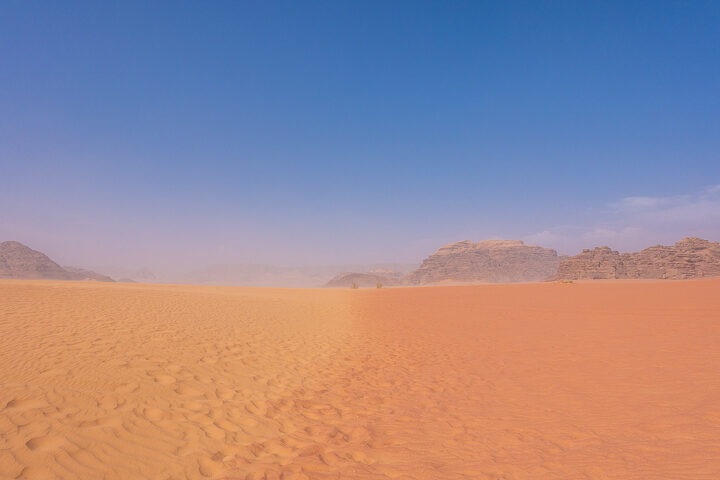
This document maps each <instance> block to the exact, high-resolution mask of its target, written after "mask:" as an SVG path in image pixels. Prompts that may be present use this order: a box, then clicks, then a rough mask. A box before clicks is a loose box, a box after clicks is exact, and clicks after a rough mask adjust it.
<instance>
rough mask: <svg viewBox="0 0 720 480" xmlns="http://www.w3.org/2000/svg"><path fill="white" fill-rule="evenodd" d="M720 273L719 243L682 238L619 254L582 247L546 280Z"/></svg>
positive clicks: (675, 277)
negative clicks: (670, 243)
mask: <svg viewBox="0 0 720 480" xmlns="http://www.w3.org/2000/svg"><path fill="white" fill-rule="evenodd" d="M717 276H720V242H709V241H707V240H703V239H700V238H684V239H682V240H680V241H679V242H677V243H675V245H671V246H663V245H657V246H655V247H650V248H646V249H645V250H642V251H640V252H635V253H622V254H621V253H619V252H617V251H615V250H611V249H610V248H608V247H599V248H594V249H592V250H583V252H582V253H580V254H578V255H575V256H574V257H570V258H567V259H565V260H563V261H562V262H561V263H560V267H559V268H558V272H557V275H555V276H553V277H551V278H550V280H584V279H613V278H645V279H652V278H657V279H684V278H698V277H717Z"/></svg>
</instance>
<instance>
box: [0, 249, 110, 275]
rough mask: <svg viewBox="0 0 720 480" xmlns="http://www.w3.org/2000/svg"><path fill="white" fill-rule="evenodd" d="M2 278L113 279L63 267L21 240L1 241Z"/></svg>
mask: <svg viewBox="0 0 720 480" xmlns="http://www.w3.org/2000/svg"><path fill="white" fill-rule="evenodd" d="M0 278H18V279H47V280H95V281H103V282H112V281H113V279H112V278H110V277H107V276H105V275H100V274H98V273H95V272H92V271H90V270H84V269H80V268H72V267H66V268H63V267H61V266H60V265H58V264H57V263H55V262H53V261H52V260H50V258H48V256H47V255H45V254H44V253H41V252H38V251H36V250H33V249H32V248H30V247H27V246H25V245H23V244H22V243H20V242H2V243H0Z"/></svg>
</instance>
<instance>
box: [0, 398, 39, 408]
mask: <svg viewBox="0 0 720 480" xmlns="http://www.w3.org/2000/svg"><path fill="white" fill-rule="evenodd" d="M47 406H48V403H47V402H45V401H44V400H41V399H39V398H15V399H13V400H10V401H9V402H8V403H7V405H5V408H7V409H8V410H10V409H12V410H32V409H36V408H44V407H47Z"/></svg>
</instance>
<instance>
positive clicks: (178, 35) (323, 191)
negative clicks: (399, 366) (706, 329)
mask: <svg viewBox="0 0 720 480" xmlns="http://www.w3.org/2000/svg"><path fill="white" fill-rule="evenodd" d="M718 25H720V2H716V1H707V2H704V1H693V2H680V1H678V2H661V1H650V2H627V1H619V2H609V1H602V2H600V1H598V2H575V1H573V2H535V1H528V2H518V3H512V2H480V1H469V2H459V1H447V2H440V1H438V2H419V1H409V2H401V1H380V2H368V1H359V0H358V1H355V2H343V1H337V0H333V1H327V2H319V1H303V2H297V1H293V2H267V1H263V2H126V1H123V2H97V1H92V2H87V3H74V2H34V1H9V0H8V1H4V2H1V3H0V240H10V239H14V240H19V241H22V242H24V243H27V244H28V245H30V246H32V247H34V248H36V249H39V250H41V251H44V252H45V253H48V254H49V255H50V256H51V257H52V258H54V259H57V260H58V261H60V262H61V263H63V264H78V265H138V266H139V265H150V266H157V265H170V264H173V263H176V264H182V265H188V266H195V265H202V264H207V263H234V262H255V263H274V264H333V263H370V262H380V261H398V262H419V261H420V260H421V259H422V258H423V257H425V256H426V255H427V254H429V253H431V252H432V251H434V250H435V249H436V248H438V247H439V246H441V245H442V244H445V243H449V242H452V241H458V240H463V239H471V240H482V239H486V238H498V237H501V238H519V239H523V240H526V241H530V242H533V243H536V244H541V245H544V246H549V247H554V248H557V249H559V250H560V251H561V252H562V253H576V252H577V251H579V250H580V249H581V248H582V247H591V246H595V245H599V244H608V245H611V246H613V247H615V248H618V249H620V250H633V249H637V248H641V247H644V246H648V245H653V244H657V243H661V242H662V243H668V242H674V241H676V240H678V239H679V238H680V237H682V236H685V235H698V236H703V237H705V238H709V239H712V240H720V187H718V185H720V28H718Z"/></svg>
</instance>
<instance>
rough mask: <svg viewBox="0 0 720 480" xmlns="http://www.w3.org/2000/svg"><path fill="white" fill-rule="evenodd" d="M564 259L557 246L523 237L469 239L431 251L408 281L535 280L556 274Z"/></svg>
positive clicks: (503, 281)
mask: <svg viewBox="0 0 720 480" xmlns="http://www.w3.org/2000/svg"><path fill="white" fill-rule="evenodd" d="M560 260H561V258H560V257H559V256H558V254H557V252H556V251H555V250H552V249H549V248H543V247H537V246H534V245H525V244H524V243H523V242H521V241H520V240H486V241H484V242H477V243H475V242H470V241H467V240H466V241H462V242H457V243H452V244H450V245H446V246H444V247H442V248H440V249H439V250H438V251H437V252H436V253H434V254H432V255H430V256H429V257H428V258H426V259H425V261H423V263H422V265H421V266H420V268H418V269H417V270H415V271H413V272H411V273H409V274H408V275H407V276H406V277H405V283H407V284H409V285H425V284H432V283H480V282H488V283H511V282H532V281H538V280H544V279H546V278H547V277H549V276H551V275H554V274H555V273H556V272H557V269H558V265H559V264H560Z"/></svg>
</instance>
